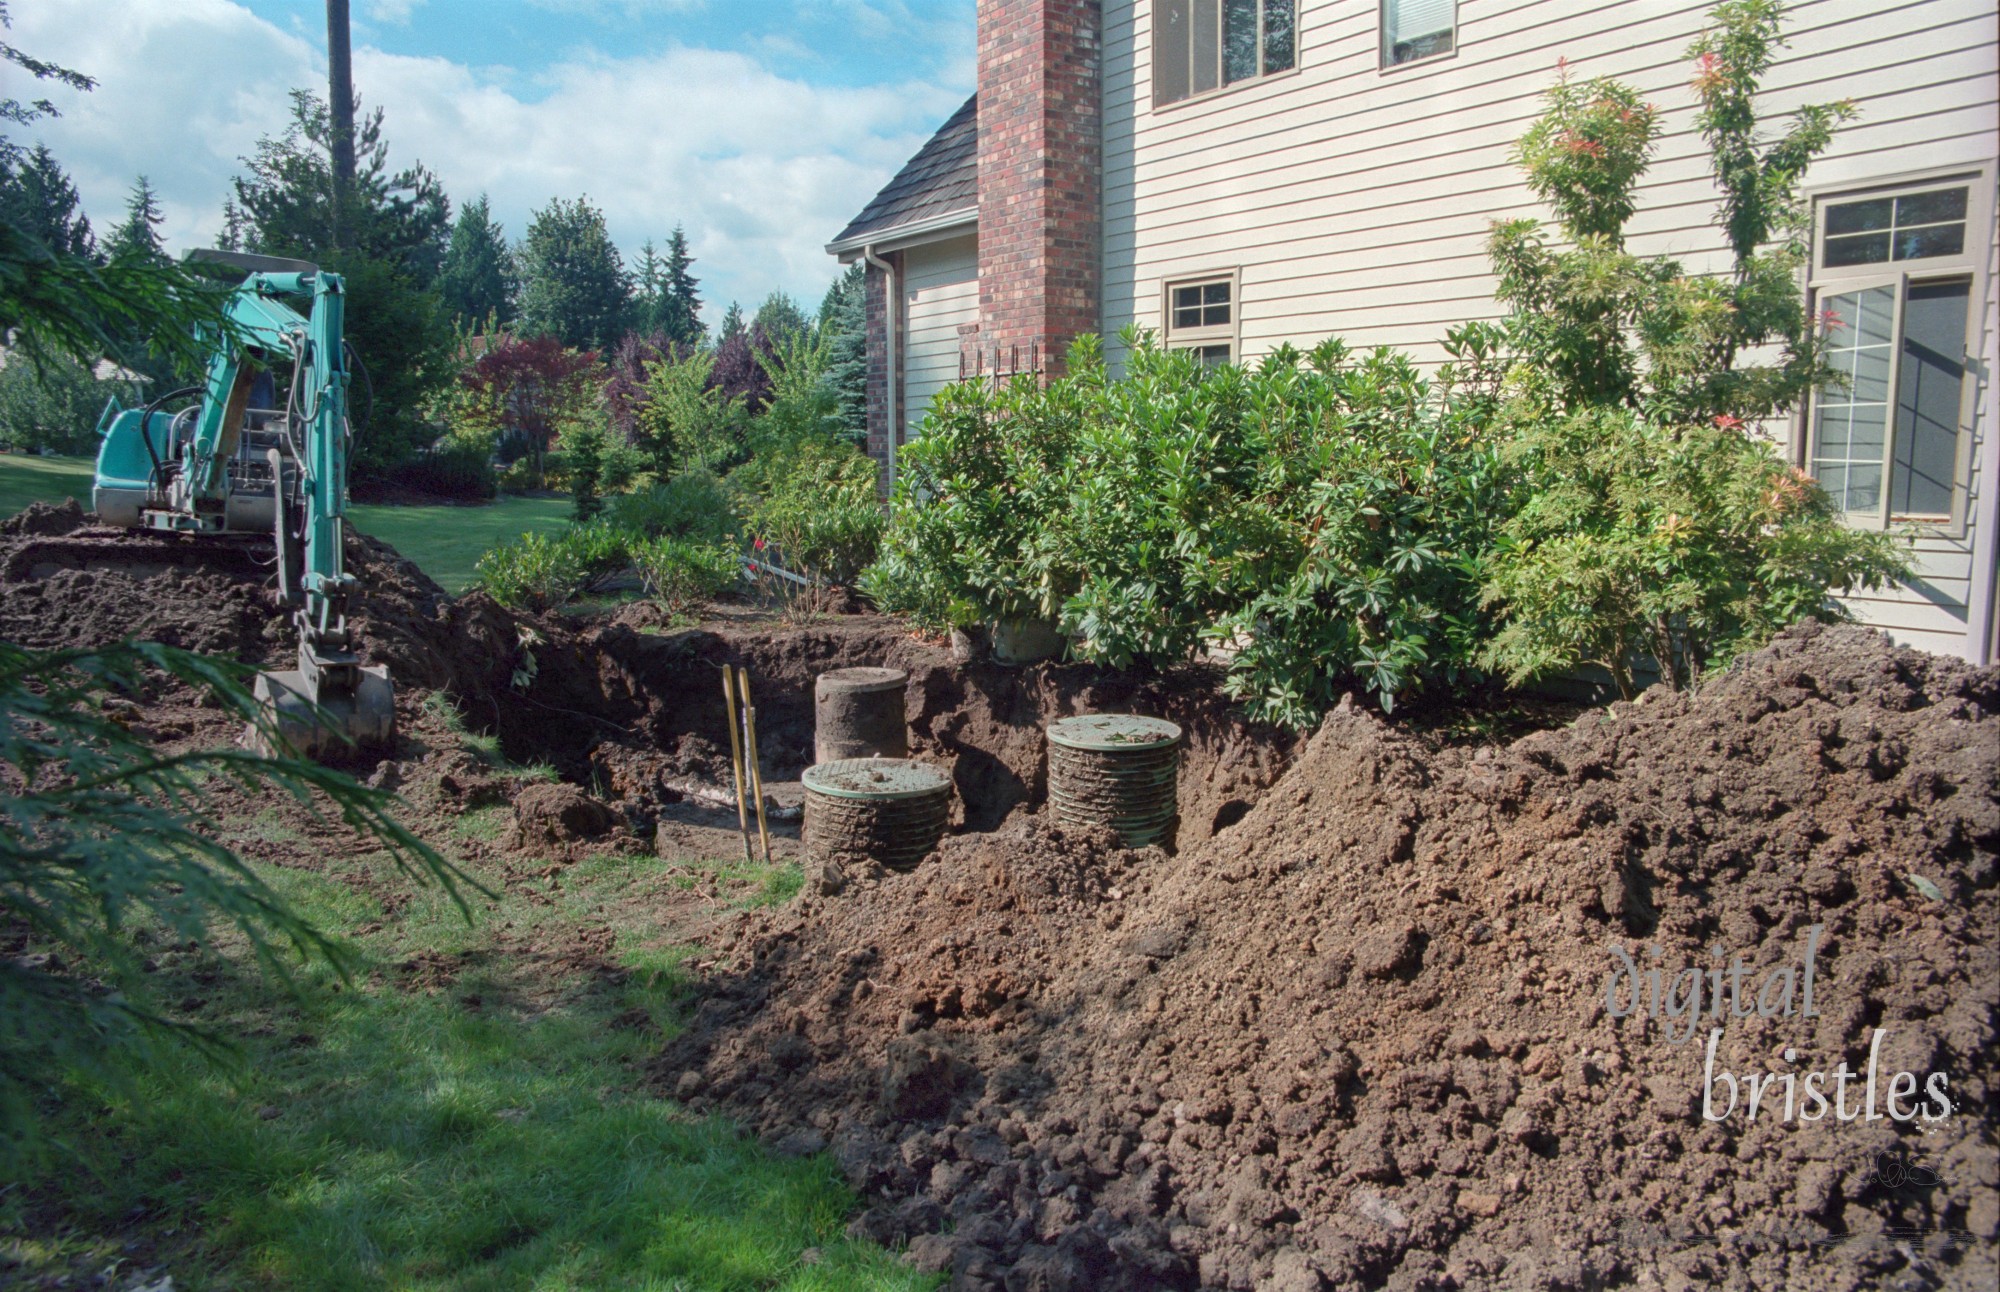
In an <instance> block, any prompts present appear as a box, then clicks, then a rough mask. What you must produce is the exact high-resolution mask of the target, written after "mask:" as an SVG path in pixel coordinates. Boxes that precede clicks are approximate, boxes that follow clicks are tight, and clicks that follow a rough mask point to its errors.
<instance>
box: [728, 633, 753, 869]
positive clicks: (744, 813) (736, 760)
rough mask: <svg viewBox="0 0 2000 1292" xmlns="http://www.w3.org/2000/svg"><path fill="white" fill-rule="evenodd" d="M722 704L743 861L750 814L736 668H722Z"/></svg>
mask: <svg viewBox="0 0 2000 1292" xmlns="http://www.w3.org/2000/svg"><path fill="white" fill-rule="evenodd" d="M722 703H723V706H724V707H725V708H727V709H728V710H729V771H730V774H731V775H732V776H733V777H734V778H735V780H736V828H737V829H739V830H741V831H742V832H743V860H745V861H754V860H755V858H754V857H752V856H751V854H750V814H749V812H748V810H747V809H745V807H744V806H743V742H742V737H741V736H739V735H738V734H737V730H736V667H735V665H733V664H724V665H723V666H722Z"/></svg>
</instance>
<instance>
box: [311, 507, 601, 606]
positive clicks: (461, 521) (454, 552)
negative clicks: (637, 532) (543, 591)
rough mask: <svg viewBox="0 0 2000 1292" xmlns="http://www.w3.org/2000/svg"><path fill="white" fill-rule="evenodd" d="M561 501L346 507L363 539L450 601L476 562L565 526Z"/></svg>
mask: <svg viewBox="0 0 2000 1292" xmlns="http://www.w3.org/2000/svg"><path fill="white" fill-rule="evenodd" d="M570 511H571V503H570V500H569V499H567V498H502V499H501V500H500V501H498V502H492V503H486V504H484V505H481V506H476V507H453V506H435V507H373V506H371V507H352V508H349V509H348V514H349V515H350V516H352V517H353V518H354V525H355V528H356V529H359V530H360V531H361V532H362V533H364V534H369V535H372V536H374V537H376V538H379V539H381V540H382V541H383V542H385V543H387V544H389V546H391V547H393V548H395V549H396V550H397V551H398V552H401V553H402V554H403V555H404V556H406V557H408V558H409V559H410V560H412V561H414V562H416V564H417V568H418V569H420V570H422V571H423V572H424V573H425V574H428V575H430V576H431V577H432V578H433V579H436V580H437V581H438V584H439V585H440V586H441V587H443V588H444V590H445V591H446V592H449V593H452V594H453V595H454V596H455V595H457V594H458V593H460V592H463V591H465V589H466V588H467V587H468V586H470V585H471V583H472V577H473V567H474V566H476V565H477V564H478V563H479V558H480V557H482V556H484V555H486V553H487V552H489V551H491V550H492V549H493V548H496V547H498V546H500V545H501V544H502V543H509V542H512V541H513V540H515V539H517V538H519V537H520V536H521V535H523V534H527V533H541V534H555V533H559V532H561V531H562V530H563V529H565V528H567V527H568V525H569V518H570Z"/></svg>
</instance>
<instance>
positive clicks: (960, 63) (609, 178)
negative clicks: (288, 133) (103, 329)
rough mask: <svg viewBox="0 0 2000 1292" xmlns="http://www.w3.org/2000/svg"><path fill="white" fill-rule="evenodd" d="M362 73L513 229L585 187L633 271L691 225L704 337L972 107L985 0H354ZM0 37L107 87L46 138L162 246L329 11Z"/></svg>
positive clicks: (297, 79) (94, 201)
mask: <svg viewBox="0 0 2000 1292" xmlns="http://www.w3.org/2000/svg"><path fill="white" fill-rule="evenodd" d="M352 9H353V22H354V47H355V57H354V62H355V83H356V89H357V90H358V91H359V93H360V95H361V97H362V100H363V103H364V105H365V106H369V107H373V106H377V105H379V106H381V107H383V108H384V109H385V110H386V112H387V126H386V134H387V137H388V139H389V141H390V145H391V150H392V154H391V160H392V162H393V163H396V164H403V163H407V162H411V161H419V160H420V161H422V162H423V163H424V164H425V165H427V166H429V167H430V168H431V169H432V170H433V171H436V172H437V173H438V175H439V176H440V178H442V179H443V181H444V183H445V186H446V188H447V189H448V190H449V191H450V193H451V195H452V197H453V199H454V200H464V199H468V198H471V197H475V196H477V195H478V194H479V193H481V192H485V193H487V194H488V195H489V197H490V199H491V201H492V203H493V206H494V213H495V215H496V216H497V218H498V219H499V220H500V221H501V223H502V224H503V225H504V226H505V227H506V229H507V232H508V234H509V236H511V237H518V236H519V235H520V233H521V231H522V230H523V229H524V228H525V227H526V225H527V222H528V218H529V215H530V213H531V212H532V211H534V210H535V209H536V208H538V207H540V206H543V205H545V204H546V203H547V202H548V201H549V200H550V199H551V198H554V197H565V198H567V197H575V196H577V195H579V194H587V195H588V196H589V197H590V198H591V200H592V201H593V202H595V203H596V204H597V205H598V206H600V207H601V208H602V209H603V210H604V211H605V214H606V218H607V220H608V221H609V223H610V226H611V231H612V236H613V237H614V238H616V239H617V240H618V243H619V245H620V247H621V248H623V249H624V250H625V252H626V254H627V256H628V258H630V257H631V256H633V255H634V254H636V252H637V249H638V247H639V244H640V242H641V241H642V240H643V239H645V238H648V237H651V238H655V239H659V238H663V237H664V236H665V235H666V234H667V233H668V232H669V231H670V230H671V229H672V228H673V227H674V225H675V224H677V223H679V224H683V225H685V226H686V228H687V232H688V237H689V240H690V242H691V244H692V246H693V250H694V254H695V256H696V259H697V265H696V274H697V275H698V276H699V277H701V279H702V281H703V288H704V292H703V294H704V297H705V298H706V300H707V301H708V302H709V303H710V308H709V309H708V311H707V316H708V318H709V321H710V322H713V321H714V320H715V319H717V318H719V317H720V315H721V312H722V309H723V307H724V306H725V305H726V303H727V302H728V301H730V300H741V301H743V302H745V303H746V305H754V304H755V302H757V301H759V300H761V299H762V298H763V297H764V296H765V295H766V294H767V293H769V292H770V291H772V290H773V289H782V290H785V291H788V292H790V293H792V294H793V295H795V296H798V297H801V298H803V299H806V300H807V301H808V303H813V302H816V300H817V297H818V295H819V293H820V292H821V291H823V290H824V288H825V286H826V284H827V283H828V281H830V279H831V278H832V276H833V273H834V271H835V265H834V263H833V261H832V259H831V258H830V257H828V256H826V255H825V253H824V252H823V251H822V250H821V248H822V247H823V245H824V244H825V243H826V242H827V241H828V240H830V239H831V238H832V237H833V235H834V234H835V233H837V232H838V231H839V229H840V227H841V225H842V224H844V223H845V222H846V220H847V219H848V217H850V216H852V215H853V214H854V213H855V212H856V211H858V210H859V209H860V208H861V206H862V205H863V204H864V203H865V202H866V201H867V200H868V198H869V197H870V196H871V195H872V194H873V193H874V192H875V190H876V189H878V188H880V187H881V185H882V184H883V183H884V182H885V181H887V179H888V178H889V176H890V175H891V174H893V173H894V172H895V170H896V168H897V167H898V166H900V165H901V164H902V162H903V161H904V160H905V159H906V158H907V157H908V156H909V155H910V154H911V153H912V152H914V151H915V150H916V149H917V147H918V146H920V145H921V144H922V142H923V141H924V139H925V138H927V137H928V136H929V134H930V132H931V131H932V130H933V129H935V128H936V126H937V125H938V123H940V122H941V121H943V119H944V118H945V117H946V116H948V115H949V114H950V112H951V111H952V109H954V108H955V107H957V106H958V104H959V103H960V102H962V101H963V100H964V97H965V96H966V95H967V94H969V93H970V92H971V89H972V82H973V74H974V53H975V51H974V27H973V10H974V0H352ZM9 10H10V12H11V14H12V16H13V19H14V29H13V32H12V37H11V39H12V41H13V43H14V44H16V45H17V46H18V47H20V48H22V49H24V50H26V51H28V52H29V53H32V54H34V55H36V56H38V57H42V58H49V59H54V60H55V61H57V62H60V63H63V64H65V65H67V66H70V67H74V68H76V69H77V70H79V71H82V72H85V73H87V74H89V75H91V76H94V77H97V78H98V80H99V83H100V84H99V86H98V89H97V90H96V91H95V92H93V93H91V94H88V95H71V94H59V95H57V96H56V97H57V98H58V102H59V104H60V106H61V107H62V108H63V113H64V115H63V117H62V118H61V119H60V120H57V121H53V122H46V123H42V124H40V125H38V126H37V127H33V128H31V129H30V130H29V131H27V132H26V133H27V134H28V135H29V136H31V137H33V138H38V139H40V140H42V141H43V142H46V143H48V145H49V146H50V147H51V148H52V149H53V150H54V151H55V153H56V155H57V156H58V158H60V159H61V160H62V162H63V164H64V165H65V166H67V167H68V168H69V169H70V171H71V173H72V174H73V175H74V176H75V178H76V180H77V185H78V187H79V189H80V190H81V191H82V192H83V195H84V201H85V204H86V206H87V208H88V209H89V211H90V213H91V216H92V219H93V221H94V222H95V223H97V224H98V225H100V226H101V227H108V226H109V225H110V224H111V223H113V222H114V221H115V220H116V219H117V218H118V217H119V215H120V214H121V212H122V209H123V205H124V201H125V196H126V194H127V193H128V192H129V190H130V188H131V185H132V182H133V179H134V177H136V176H137V175H139V174H142V173H143V174H145V175H146V176H147V177H148V178H149V179H150V180H151V181H152V183H153V184H154V186H155V187H156V188H157V189H159V190H160V191H161V193H162V195H163V196H164V198H165V202H166V211H167V217H168V227H167V235H168V238H169V241H170V242H171V243H173V244H174V245H175V246H176V247H181V248H185V247H191V246H199V245H203V244H205V243H206V242H208V241H210V240H212V238H213V237H214V234H215V232H216V230H217V229H218V228H219V226H220V213H221V207H222V201H223V199H224V197H225V196H226V195H227V194H228V191H229V188H228V182H229V179H230V177H231V176H232V175H234V174H236V173H237V172H238V170H239V169H240V167H239V165H238V159H240V158H241V157H242V156H243V155H245V154H247V153H249V152H250V151H251V150H252V149H253V148H254V147H255V145H256V141H257V139H258V137H259V136H261V135H264V134H273V133H277V132H278V131H279V130H280V129H282V127H283V124H284V113H285V107H286V104H285V91H286V90H288V89H290V88H291V87H292V86H295V85H309V86H312V87H313V88H316V89H318V90H320V91H321V92H322V93H323V92H324V88H325V76H326V49H325V45H326V17H325V6H324V3H323V2H322V0H12V3H11V4H10V5H9Z"/></svg>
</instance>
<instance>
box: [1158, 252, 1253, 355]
mask: <svg viewBox="0 0 2000 1292" xmlns="http://www.w3.org/2000/svg"><path fill="white" fill-rule="evenodd" d="M1217 285H1226V286H1227V287H1228V288H1229V322H1228V323H1226V324H1224V323H1218V324H1215V325H1213V326H1209V327H1191V328H1177V327H1175V326H1174V292H1175V290H1176V289H1178V288H1184V287H1214V286H1217ZM1242 334H1243V289H1242V274H1241V272H1240V271H1239V270H1235V269H1219V270H1214V271H1211V272H1209V273H1205V274H1178V275H1176V276H1174V277H1172V278H1167V279H1163V280H1162V281H1161V283H1160V335H1161V337H1162V338H1163V342H1162V344H1164V345H1165V346H1166V348H1167V349H1169V350H1197V349H1201V348H1203V347H1206V346H1213V345H1226V346H1228V347H1229V362H1230V363H1234V364H1241V363H1242V362H1243V348H1242V345H1241V344H1240V338H1241V337H1242Z"/></svg>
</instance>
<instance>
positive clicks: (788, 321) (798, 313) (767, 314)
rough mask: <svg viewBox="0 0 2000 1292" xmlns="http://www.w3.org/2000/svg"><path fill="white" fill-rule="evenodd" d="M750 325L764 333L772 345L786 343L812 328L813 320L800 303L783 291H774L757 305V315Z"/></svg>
mask: <svg viewBox="0 0 2000 1292" xmlns="http://www.w3.org/2000/svg"><path fill="white" fill-rule="evenodd" d="M750 326H751V327H752V328H753V329H755V330H756V331H758V332H761V333H763V334H764V337H765V339H766V340H768V341H769V342H770V343H771V344H772V345H778V346H782V345H786V344H789V343H790V342H791V340H792V339H793V338H794V337H796V336H798V335H799V333H801V332H809V331H811V330H812V320H811V319H808V318H807V317H806V312H805V311H804V310H802V309H800V308H799V303H798V302H797V301H795V300H793V299H792V298H791V297H789V296H787V295H786V294H785V293H783V292H772V293H771V294H770V295H769V296H766V297H765V298H764V303H763V304H762V305H759V306H758V307H757V317H756V318H754V319H752V320H750Z"/></svg>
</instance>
